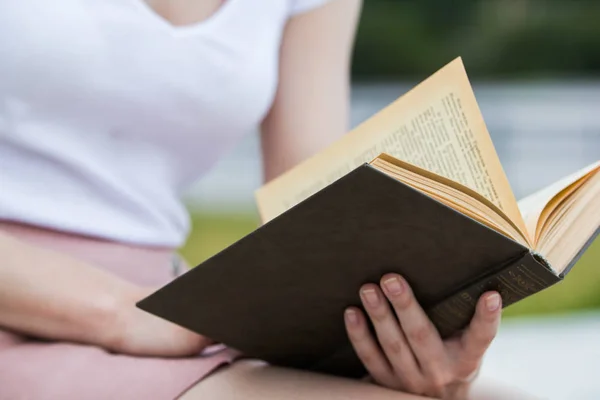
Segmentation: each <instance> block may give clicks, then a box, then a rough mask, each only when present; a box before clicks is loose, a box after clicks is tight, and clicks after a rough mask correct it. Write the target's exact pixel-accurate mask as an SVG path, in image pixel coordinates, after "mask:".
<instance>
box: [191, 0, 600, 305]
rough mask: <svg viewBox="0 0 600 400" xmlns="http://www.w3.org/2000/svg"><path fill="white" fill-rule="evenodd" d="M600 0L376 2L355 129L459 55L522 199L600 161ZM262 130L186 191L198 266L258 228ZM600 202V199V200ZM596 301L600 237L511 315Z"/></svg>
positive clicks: (364, 48) (372, 1)
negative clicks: (565, 275) (562, 276)
mask: <svg viewBox="0 0 600 400" xmlns="http://www.w3.org/2000/svg"><path fill="white" fill-rule="evenodd" d="M598 21H600V1H580V0H565V1H533V0H458V1H456V0H455V1H445V0H419V1H402V0H393V1H390V0H387V1H386V0H368V1H366V2H365V5H364V10H363V16H362V20H361V23H360V28H359V31H358V35H357V43H356V49H355V55H354V60H353V70H354V73H353V74H354V85H353V100H352V125H353V126H355V125H356V124H357V123H359V122H361V121H363V120H365V119H366V118H368V117H370V116H371V115H373V114H374V113H375V112H377V111H378V110H379V109H381V108H383V107H384V106H385V105H387V104H388V103H390V102H392V101H393V100H395V99H396V98H397V97H399V96H400V95H402V94H403V93H405V92H406V91H407V90H409V89H410V88H411V87H412V86H414V85H415V84H417V83H418V82H419V81H421V80H422V79H424V78H426V77H427V76H428V75H430V74H432V73H433V72H435V71H436V70H437V69H439V68H440V67H442V66H443V65H444V64H446V63H447V62H449V61H451V60H452V59H453V58H455V57H457V56H462V57H463V61H464V63H465V66H466V69H467V72H468V74H469V76H470V78H471V80H472V82H473V86H474V90H475V95H476V97H477V99H478V102H479V104H480V107H481V109H482V112H483V114H484V118H485V120H486V122H487V125H488V129H489V131H490V134H491V135H492V139H493V141H494V143H495V145H496V150H497V151H498V153H499V156H500V159H501V161H502V163H503V165H504V168H505V171H506V174H507V175H508V178H509V180H510V182H511V184H512V187H513V190H514V192H515V194H516V195H517V198H522V197H523V196H524V195H527V194H529V193H531V192H532V191H535V190H537V189H539V188H541V187H544V186H545V185H547V184H549V183H551V182H552V181H554V180H556V179H558V178H559V177H561V176H563V175H566V174H568V173H570V172H573V171H575V170H576V169H579V168H581V167H583V166H585V165H587V164H589V163H591V162H593V161H595V160H597V159H600V118H599V116H598V114H599V113H600V79H599V78H600V23H599V22H598ZM259 157H260V153H259V148H258V141H257V137H256V134H255V133H254V132H249V134H248V138H247V140H246V141H245V142H244V143H242V144H241V145H240V146H238V148H237V149H235V151H234V152H233V153H232V154H230V155H229V156H228V157H227V158H226V159H225V160H223V162H221V163H220V164H219V165H218V166H217V167H216V168H215V169H214V170H213V171H211V173H210V174H209V175H208V176H206V177H205V178H204V179H203V180H202V181H200V182H199V183H198V185H196V186H195V187H194V189H193V190H192V191H191V192H190V194H189V196H188V203H189V206H190V209H191V210H192V212H193V223H194V231H193V234H192V236H191V238H190V240H189V242H188V244H187V245H186V247H185V248H184V249H183V251H182V252H183V254H184V255H185V256H186V258H187V259H188V260H189V262H190V263H192V264H197V263H199V262H200V261H202V260H204V259H206V258H207V257H209V256H211V255H212V254H214V253H216V252H217V251H219V250H221V249H223V248H224V247H225V246H227V245H229V244H231V243H232V242H234V241H235V240H237V239H239V238H241V237H242V236H243V235H245V234H247V233H249V232H251V231H252V230H253V229H255V228H256V227H257V224H258V219H257V215H256V211H255V208H254V207H255V206H254V199H253V197H252V196H253V191H254V190H255V189H256V188H257V187H258V186H259V185H260V183H261V175H260V160H259ZM599 206H600V205H599ZM582 308H600V241H598V243H596V244H595V245H593V246H592V248H591V249H590V250H589V251H588V253H587V254H586V255H585V256H584V258H583V259H582V260H581V261H580V263H579V264H578V265H577V267H576V268H575V269H574V270H573V272H572V273H571V274H570V275H569V279H568V280H566V281H565V282H564V283H562V284H560V285H557V286H556V287H555V288H552V289H549V290H547V291H546V292H545V293H543V294H540V295H538V296H535V297H534V298H531V299H529V300H526V301H523V302H522V303H520V304H518V305H515V306H514V307H511V308H509V309H508V310H507V312H506V315H507V316H514V315H519V314H523V313H528V314H531V313H557V312H565V311H572V310H577V309H582Z"/></svg>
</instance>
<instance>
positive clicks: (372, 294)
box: [362, 289, 379, 307]
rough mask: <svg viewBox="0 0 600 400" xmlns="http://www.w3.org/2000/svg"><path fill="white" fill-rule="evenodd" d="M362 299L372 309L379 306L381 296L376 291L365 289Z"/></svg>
mask: <svg viewBox="0 0 600 400" xmlns="http://www.w3.org/2000/svg"><path fill="white" fill-rule="evenodd" d="M362 297H363V299H365V301H366V302H367V304H368V305H370V306H371V307H375V306H377V305H378V304H379V295H378V294H377V292H376V291H375V289H364V290H363V291H362Z"/></svg>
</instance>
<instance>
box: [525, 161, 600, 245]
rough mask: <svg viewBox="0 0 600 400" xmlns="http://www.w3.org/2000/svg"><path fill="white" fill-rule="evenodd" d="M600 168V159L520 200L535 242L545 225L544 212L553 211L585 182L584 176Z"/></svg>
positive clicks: (528, 228) (526, 222)
mask: <svg viewBox="0 0 600 400" xmlns="http://www.w3.org/2000/svg"><path fill="white" fill-rule="evenodd" d="M599 169H600V161H597V162H595V163H592V164H590V165H588V166H586V167H584V168H582V169H580V170H579V171H576V172H574V173H572V174H570V175H568V176H565V177H563V178H561V179H559V180H558V181H556V182H554V183H552V184H550V185H548V186H546V187H545V188H542V189H540V190H539V191H537V192H535V193H532V194H530V195H529V196H527V197H525V198H523V199H521V200H519V202H518V205H519V209H520V211H521V215H523V219H524V220H525V224H526V226H527V230H528V231H529V232H530V234H531V236H532V239H533V240H534V242H537V241H538V240H539V233H540V231H541V229H542V225H543V221H541V219H542V214H543V213H549V212H551V211H552V210H553V209H554V208H555V207H556V206H557V205H558V203H560V201H561V200H562V199H564V198H566V197H568V196H569V195H570V194H571V193H572V192H574V191H575V190H577V189H578V188H579V186H581V184H583V183H584V178H586V177H588V176H589V175H591V174H592V173H594V172H595V171H598V170H599ZM559 195H560V196H559ZM540 222H542V223H540Z"/></svg>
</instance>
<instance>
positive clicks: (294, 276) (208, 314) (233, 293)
mask: <svg viewBox="0 0 600 400" xmlns="http://www.w3.org/2000/svg"><path fill="white" fill-rule="evenodd" d="M599 171H600V161H598V162H596V163H594V164H592V165H589V166H587V167H585V168H583V169H581V170H580V171H576V172H574V173H573V174H571V175H570V176H567V177H565V178H564V179H561V180H559V181H557V182H556V183H554V184H552V185H550V186H549V187H547V188H545V189H543V190H541V191H539V192H537V193H534V194H533V195H531V196H528V197H527V198H525V199H523V200H522V201H521V202H517V201H516V199H515V196H514V195H513V192H512V191H511V188H510V185H509V183H508V180H507V178H506V176H505V174H504V172H503V168H502V165H501V163H500V160H499V158H498V156H497V154H496V152H495V149H494V146H493V143H492V140H491V138H490V135H489V133H488V131H487V128H486V126H485V123H484V121H483V117H482V115H481V112H480V110H479V108H478V106H477V102H476V99H475V95H474V93H473V90H472V88H471V85H470V83H469V80H468V77H467V74H466V71H465V69H464V65H463V63H462V60H461V59H460V58H457V59H455V60H453V61H452V62H450V63H449V64H448V65H446V66H444V67H443V68H442V69H440V70H439V71H438V72H436V73H435V74H433V75H432V76H431V77H429V78H428V79H426V80H425V81H423V82H422V83H420V84H419V85H418V86H416V87H415V88H414V89H412V90H411V91H409V92H408V93H406V94H405V95H403V96H402V97H400V98H399V99H398V100H397V101H395V102H394V103H392V104H391V105H389V106H388V107H386V108H385V109H383V110H381V111H380V112H379V113H377V114H376V115H374V116H373V117H372V118H370V119H369V120H367V121H366V122H364V123H362V124H361V125H359V126H358V127H356V128H355V129H354V130H352V131H351V132H349V133H348V134H346V135H345V136H344V137H342V138H341V139H340V140H338V141H337V142H335V143H334V144H332V145H331V146H330V147H328V148H327V149H325V150H323V151H322V152H320V153H319V154H316V155H315V156H313V157H311V158H310V159H308V160H306V161H305V162H303V163H301V164H299V165H298V166H296V167H295V168H293V169H291V170H290V171H289V172H287V173H285V174H283V175H282V176H280V177H279V178H276V179H274V180H273V181H271V182H269V183H267V184H266V185H264V186H263V187H261V188H260V189H259V190H258V191H257V192H256V199H257V204H258V210H259V213H260V215H261V218H262V221H263V222H264V224H263V225H261V226H260V227H258V228H257V229H256V230H255V231H254V232H252V233H250V234H248V235H247V236H245V237H243V238H242V239H240V240H239V241H237V242H235V243H234V244H232V245H231V246H229V247H227V248H226V249H224V250H223V251H221V252H219V253H218V254H216V255H214V256H213V257H211V258H209V259H208V260H206V261H205V262H203V263H201V264H200V265H198V266H196V267H195V268H192V269H191V270H189V271H188V272H186V273H185V274H184V275H182V276H180V277H178V278H177V279H175V280H174V281H172V282H171V283H169V284H167V285H165V286H164V287H162V288H160V289H159V290H157V291H156V292H155V293H153V294H151V295H150V296H148V297H147V298H145V299H143V300H141V301H140V302H139V303H138V307H140V308H141V309H143V310H146V311H148V312H150V313H152V314H155V315H157V316H159V317H161V318H164V319H166V320H169V321H171V322H174V323H176V324H179V325H181V326H184V327H186V328H188V329H191V330H193V331H195V332H198V333H200V334H202V335H205V336H208V337H210V338H212V339H214V340H216V341H219V342H222V343H224V344H226V345H228V346H230V347H232V348H234V349H237V350H239V351H240V352H241V353H243V354H244V355H246V356H248V357H255V358H259V359H263V360H265V361H268V362H270V363H272V364H274V365H280V366H285V367H291V368H299V369H305V370H311V371H318V372H322V373H327V374H333V375H339V376H345V377H361V376H363V375H364V374H365V370H364V367H363V366H362V365H361V363H360V361H359V360H358V358H357V357H356V355H355V353H354V351H353V349H352V346H351V344H350V342H349V340H348V338H347V335H346V332H345V328H344V322H343V312H344V309H345V308H346V307H348V306H359V307H360V304H361V303H360V298H359V294H358V290H359V288H360V286H361V285H363V284H364V283H367V282H379V279H380V278H381V277H382V276H383V275H384V274H386V273H389V272H396V273H399V274H401V275H402V276H403V277H404V278H405V279H406V280H407V281H408V282H409V284H410V285H411V287H412V289H413V291H414V293H415V296H416V298H417V300H418V301H419V303H420V304H421V305H422V306H423V308H424V309H425V310H426V312H427V313H428V315H429V317H430V318H431V320H432V322H433V323H434V325H435V326H436V328H437V329H438V331H439V332H440V334H441V336H442V337H449V336H452V335H455V334H457V333H459V332H460V331H461V330H462V329H464V328H465V327H466V326H467V325H468V323H469V321H470V319H471V318H472V316H473V314H474V310H475V304H476V301H477V299H478V297H479V296H480V295H481V294H482V293H484V292H485V291H488V290H497V291H499V293H500V294H501V296H502V300H503V306H504V307H507V306H510V305H511V304H514V303H515V302H518V301H520V300H522V299H524V298H527V297H529V296H532V295H534V294H536V293H538V292H540V291H542V290H544V289H545V288H548V287H550V286H552V285H554V284H556V283H558V282H560V281H561V280H563V279H564V278H565V276H566V275H567V273H568V272H569V271H570V270H571V268H572V267H573V265H575V263H576V261H577V260H578V259H579V257H581V255H582V254H583V252H584V251H585V249H586V248H587V247H588V246H589V245H590V244H591V243H592V241H593V240H594V238H595V237H596V236H597V235H598V233H599V231H600V229H599V226H600V207H598V206H599V205H600V201H599V200H600V172H599Z"/></svg>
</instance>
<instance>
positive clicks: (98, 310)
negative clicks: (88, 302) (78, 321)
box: [88, 285, 145, 351]
mask: <svg viewBox="0 0 600 400" xmlns="http://www.w3.org/2000/svg"><path fill="white" fill-rule="evenodd" d="M144 295H145V292H144V293H143V291H142V289H141V288H139V287H136V286H134V285H123V287H120V288H118V289H117V290H114V291H112V292H107V293H106V294H105V295H103V296H100V297H98V298H97V299H96V300H95V302H94V305H93V308H94V312H92V314H93V317H92V320H93V321H91V323H90V325H89V326H88V331H89V332H90V335H91V338H90V339H91V340H90V341H91V342H93V343H95V344H97V345H99V346H100V347H103V348H106V349H108V350H113V351H118V350H119V349H121V348H123V347H124V344H125V343H126V342H127V340H128V339H127V338H128V336H129V335H128V333H127V332H128V330H129V328H128V326H129V323H128V321H129V319H130V317H129V315H130V314H131V312H132V309H133V308H134V307H135V303H136V302H137V301H138V300H140V299H142V298H143V296H144Z"/></svg>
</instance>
